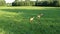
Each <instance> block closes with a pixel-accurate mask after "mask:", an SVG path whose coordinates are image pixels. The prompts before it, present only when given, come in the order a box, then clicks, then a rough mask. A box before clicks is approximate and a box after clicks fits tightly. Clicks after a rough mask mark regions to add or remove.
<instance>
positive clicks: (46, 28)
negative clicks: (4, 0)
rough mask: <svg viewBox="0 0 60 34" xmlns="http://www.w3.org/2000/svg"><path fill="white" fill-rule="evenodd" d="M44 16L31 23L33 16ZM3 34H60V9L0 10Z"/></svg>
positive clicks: (0, 23) (0, 28) (0, 31)
mask: <svg viewBox="0 0 60 34" xmlns="http://www.w3.org/2000/svg"><path fill="white" fill-rule="evenodd" d="M39 13H43V14H44V15H43V16H42V17H41V19H40V22H39V21H38V20H37V19H36V18H35V20H34V21H33V22H32V23H30V22H29V18H30V17H31V16H34V17H36V15H38V14H39ZM0 33H1V34H60V8H54V9H53V8H49V9H46V10H45V9H43V10H35V9H34V10H31V9H28V10H27V9H0Z"/></svg>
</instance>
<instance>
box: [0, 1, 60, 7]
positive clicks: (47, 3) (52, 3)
mask: <svg viewBox="0 0 60 34" xmlns="http://www.w3.org/2000/svg"><path fill="white" fill-rule="evenodd" d="M5 5H7V4H6V2H5V1H4V0H2V1H1V0H0V6H5ZM8 5H9V4H8ZM10 5H11V6H55V7H60V1H59V0H56V1H53V0H52V1H38V0H37V1H30V0H26V1H22V0H21V1H18V0H15V1H14V2H12V4H10Z"/></svg>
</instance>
